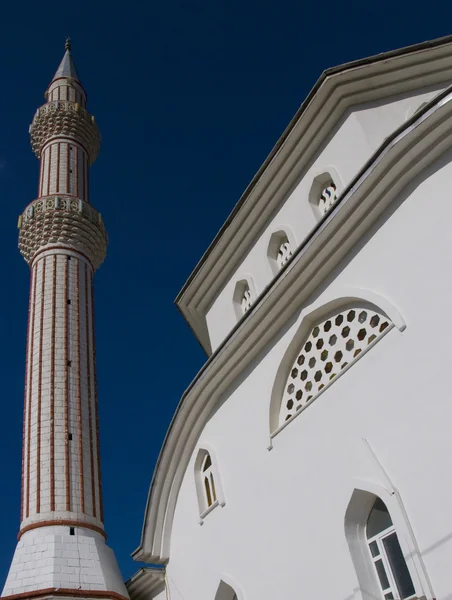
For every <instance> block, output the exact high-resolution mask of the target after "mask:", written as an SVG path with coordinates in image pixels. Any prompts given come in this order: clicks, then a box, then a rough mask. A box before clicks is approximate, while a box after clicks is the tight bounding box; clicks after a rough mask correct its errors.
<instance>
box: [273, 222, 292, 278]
mask: <svg viewBox="0 0 452 600" xmlns="http://www.w3.org/2000/svg"><path fill="white" fill-rule="evenodd" d="M286 246H287V247H286ZM296 247H297V244H296V240H295V237H294V235H293V233H292V230H291V228H290V227H288V226H287V225H282V226H280V227H277V228H276V227H275V228H274V229H273V230H272V233H271V235H270V238H269V241H268V244H267V259H268V262H269V265H270V269H271V272H272V275H273V277H274V276H275V275H277V274H278V273H279V271H280V270H281V269H282V268H283V267H284V266H285V265H286V264H287V263H288V262H289V261H290V259H291V258H292V256H293V253H294V252H295V250H296ZM281 253H282V254H283V256H282V257H281V256H280V255H281Z"/></svg>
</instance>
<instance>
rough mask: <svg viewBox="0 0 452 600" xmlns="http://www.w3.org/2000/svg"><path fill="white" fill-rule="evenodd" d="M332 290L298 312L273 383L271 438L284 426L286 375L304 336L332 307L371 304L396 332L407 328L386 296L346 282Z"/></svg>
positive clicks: (335, 308) (270, 412)
mask: <svg viewBox="0 0 452 600" xmlns="http://www.w3.org/2000/svg"><path fill="white" fill-rule="evenodd" d="M334 291H335V294H334V293H333V291H327V292H326V293H325V294H323V295H322V297H321V298H319V299H317V300H316V301H315V302H313V303H312V304H310V305H309V306H307V307H305V309H304V310H302V311H301V314H300V317H299V326H298V329H297V331H296V333H295V335H294V336H293V338H292V339H291V340H290V342H289V343H288V346H287V348H286V350H285V352H284V356H283V358H282V360H281V362H280V364H279V366H278V369H277V372H276V376H275V380H274V383H273V388H272V393H271V397H270V410H269V429H270V431H269V433H270V439H272V438H273V437H274V436H275V435H277V434H278V433H279V431H281V429H282V428H283V427H284V425H282V426H280V423H279V412H280V407H281V399H282V397H283V393H284V388H285V385H286V383H287V377H288V374H289V372H290V369H291V368H292V367H293V363H294V360H295V359H296V357H297V354H298V353H299V350H300V347H301V345H302V343H303V341H304V339H305V338H306V336H308V335H309V332H310V331H311V329H312V328H313V327H314V326H315V323H316V322H317V321H319V320H320V319H321V318H322V317H324V316H326V315H327V314H329V313H331V312H333V311H334V310H340V309H341V308H346V307H348V306H350V305H352V304H353V303H355V304H357V305H360V306H361V305H369V307H372V306H373V307H374V308H375V309H378V311H379V312H380V313H383V314H386V315H387V316H388V318H389V319H390V320H391V321H392V324H393V326H395V327H396V328H397V329H398V330H399V331H404V330H405V328H406V323H405V320H404V318H403V317H402V315H401V313H400V311H399V310H398V309H397V308H396V306H395V305H394V304H393V303H392V302H391V301H390V300H389V299H388V298H386V297H385V296H383V295H381V294H378V293H377V292H374V291H372V290H368V289H365V288H358V287H355V286H348V285H343V286H336V287H335V290H334ZM270 447H271V446H270Z"/></svg>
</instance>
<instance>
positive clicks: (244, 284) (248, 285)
mask: <svg viewBox="0 0 452 600" xmlns="http://www.w3.org/2000/svg"><path fill="white" fill-rule="evenodd" d="M247 290H249V303H248V304H249V307H248V308H246V309H244V302H245V298H244V296H245V293H246V291H247ZM256 298H257V290H256V285H255V283H254V280H253V278H252V276H251V275H249V274H245V275H243V276H242V277H241V278H240V279H239V280H238V281H237V283H236V284H235V287H234V293H233V295H232V302H233V305H234V312H235V316H236V317H237V321H240V319H241V318H242V317H243V315H244V314H245V313H246V312H248V310H249V309H250V307H251V306H252V305H253V304H254V302H255V301H256Z"/></svg>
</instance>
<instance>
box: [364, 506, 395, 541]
mask: <svg viewBox="0 0 452 600" xmlns="http://www.w3.org/2000/svg"><path fill="white" fill-rule="evenodd" d="M391 525H392V521H391V517H390V516H389V513H388V509H387V508H386V504H385V503H384V502H383V500H380V498H377V499H376V500H375V504H374V505H373V507H372V510H371V511H370V515H369V518H368V519H367V530H366V533H367V538H368V539H369V538H372V537H374V535H377V533H380V532H381V531H384V530H385V529H387V528H388V527H391Z"/></svg>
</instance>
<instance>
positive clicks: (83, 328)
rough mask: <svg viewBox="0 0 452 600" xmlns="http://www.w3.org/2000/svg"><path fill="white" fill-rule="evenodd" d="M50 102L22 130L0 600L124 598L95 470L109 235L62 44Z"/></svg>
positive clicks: (77, 89) (91, 135)
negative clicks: (23, 344) (19, 353)
mask: <svg viewBox="0 0 452 600" xmlns="http://www.w3.org/2000/svg"><path fill="white" fill-rule="evenodd" d="M46 99H47V102H46V104H44V105H43V106H41V107H40V108H38V110H37V111H36V114H35V116H34V118H33V122H32V124H31V126H30V136H31V144H32V148H33V150H34V152H35V154H36V156H37V157H38V159H39V160H40V164H41V168H40V176H39V189H38V198H37V199H36V200H33V201H32V202H31V203H30V204H29V205H28V206H27V208H26V209H25V211H24V213H23V214H22V215H21V216H20V217H19V229H20V232H19V249H20V252H21V254H22V256H23V257H24V258H25V260H26V261H27V263H28V264H29V266H30V269H31V287H30V300H29V321H28V333H27V350H26V361H25V362H26V373H25V395H24V399H25V406H24V427H23V453H22V502H21V525H20V531H19V542H18V544H17V548H16V552H15V554H14V558H13V562H12V565H11V568H10V571H9V575H8V578H7V581H6V584H5V587H4V590H3V593H2V597H3V598H4V597H9V596H12V597H13V598H14V600H17V598H28V597H33V598H41V597H45V598H53V597H55V598H56V597H61V596H64V597H66V598H69V599H70V598H75V597H80V596H82V597H83V598H99V597H100V595H99V594H101V596H102V598H105V599H107V600H108V599H110V600H124V598H127V591H126V589H125V586H124V584H123V582H122V578H121V575H120V572H119V569H118V566H117V564H116V559H115V557H114V554H113V552H112V551H111V550H110V549H109V548H108V547H107V546H106V545H105V531H104V523H103V504H102V484H101V470H100V448H99V421H98V409H97V377H96V350H95V336H94V292H93V276H94V272H95V271H96V269H97V268H98V267H99V266H100V265H101V263H102V261H103V260H104V258H105V254H106V246H107V234H106V231H105V227H104V224H103V222H102V218H101V216H100V214H99V213H98V212H97V211H96V210H95V209H94V208H93V207H92V206H91V205H90V204H89V180H88V171H89V167H90V165H91V164H92V163H93V162H94V160H95V159H96V157H97V154H98V151H99V132H98V129H97V125H96V123H95V120H94V117H92V116H91V115H90V114H89V113H88V112H87V110H86V94H85V90H84V89H83V87H82V85H81V83H80V81H79V79H78V76H77V73H76V71H75V66H74V62H73V60H72V56H71V53H70V40H69V39H67V40H66V52H65V55H64V57H63V60H62V62H61V64H60V66H59V68H58V70H57V73H56V75H55V77H54V78H53V80H52V82H51V84H50V86H49V88H48V90H47V93H46ZM43 556H45V557H46V559H45V561H44V563H45V565H44V563H42V560H41V558H42V557H43ZM75 556H77V557H78V558H79V560H77V561H76V564H75V565H73V564H72V562H71V560H69V559H70V558H71V559H73V558H74V557H75ZM41 563H42V569H41V568H40V567H39V564H41ZM11 600H12V598H11Z"/></svg>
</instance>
